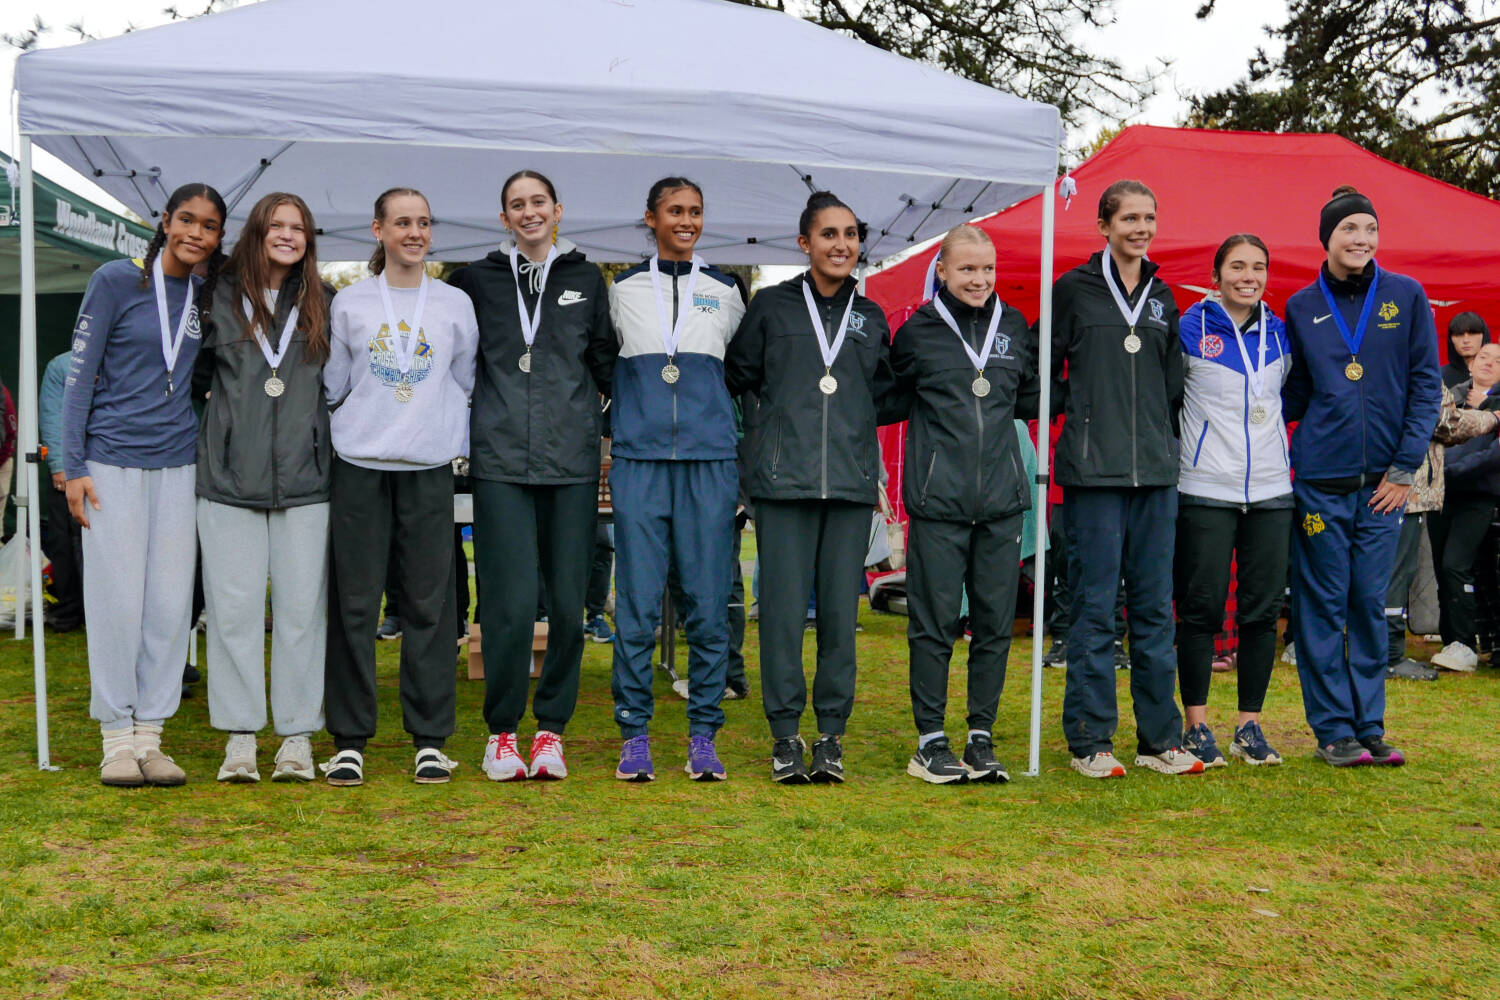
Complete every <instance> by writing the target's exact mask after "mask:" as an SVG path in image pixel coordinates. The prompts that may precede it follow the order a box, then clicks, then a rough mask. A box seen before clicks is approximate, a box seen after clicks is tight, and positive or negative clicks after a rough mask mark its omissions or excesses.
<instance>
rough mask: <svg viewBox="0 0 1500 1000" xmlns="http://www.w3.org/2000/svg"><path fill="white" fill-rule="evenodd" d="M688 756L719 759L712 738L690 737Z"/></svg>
mask: <svg viewBox="0 0 1500 1000" xmlns="http://www.w3.org/2000/svg"><path fill="white" fill-rule="evenodd" d="M688 754H689V756H692V757H717V756H718V753H717V751H716V750H715V749H714V738H713V737H712V736H702V735H699V736H689V737H688Z"/></svg>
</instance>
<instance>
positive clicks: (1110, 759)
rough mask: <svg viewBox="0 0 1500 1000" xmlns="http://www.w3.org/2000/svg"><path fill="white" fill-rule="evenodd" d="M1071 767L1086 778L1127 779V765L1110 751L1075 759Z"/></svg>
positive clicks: (1101, 751)
mask: <svg viewBox="0 0 1500 1000" xmlns="http://www.w3.org/2000/svg"><path fill="white" fill-rule="evenodd" d="M1137 763H1139V761H1137ZM1070 766H1071V767H1072V768H1073V770H1075V771H1077V772H1078V773H1079V774H1081V775H1083V776H1084V777H1085V778H1123V777H1125V765H1124V764H1121V763H1120V762H1119V761H1118V760H1117V759H1115V755H1114V754H1112V753H1110V752H1109V751H1108V750H1100V751H1099V752H1098V753H1091V754H1089V755H1088V756H1087V757H1074V758H1073V760H1072V761H1071V763H1070Z"/></svg>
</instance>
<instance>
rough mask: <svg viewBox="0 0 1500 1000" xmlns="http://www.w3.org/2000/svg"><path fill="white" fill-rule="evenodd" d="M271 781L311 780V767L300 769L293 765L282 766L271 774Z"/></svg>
mask: <svg viewBox="0 0 1500 1000" xmlns="http://www.w3.org/2000/svg"><path fill="white" fill-rule="evenodd" d="M271 780H272V781H311V780H313V769H312V768H310V767H309V768H307V769H306V770H300V769H298V768H295V767H284V768H282V769H281V770H279V771H276V772H275V773H274V774H272V775H271Z"/></svg>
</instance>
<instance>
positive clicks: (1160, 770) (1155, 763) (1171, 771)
mask: <svg viewBox="0 0 1500 1000" xmlns="http://www.w3.org/2000/svg"><path fill="white" fill-rule="evenodd" d="M1219 759H1220V760H1223V758H1222V757H1221V758H1219ZM1135 766H1136V767H1144V768H1146V769H1147V770H1148V771H1155V772H1156V773H1157V774H1166V775H1171V776H1172V777H1174V778H1175V777H1176V776H1177V775H1179V774H1202V773H1203V771H1204V767H1203V761H1201V760H1195V761H1193V763H1192V764H1191V765H1189V766H1188V767H1184V768H1175V767H1170V766H1168V765H1167V764H1164V763H1162V762H1161V761H1160V760H1159V759H1157V758H1156V757H1152V756H1149V755H1147V754H1137V755H1136V758H1135Z"/></svg>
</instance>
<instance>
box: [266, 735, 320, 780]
mask: <svg viewBox="0 0 1500 1000" xmlns="http://www.w3.org/2000/svg"><path fill="white" fill-rule="evenodd" d="M271 780H272V781H311V780H313V755H312V740H310V739H308V738H307V737H306V736H288V737H287V738H286V739H284V740H282V741H281V749H280V750H277V751H276V770H274V771H272V772H271Z"/></svg>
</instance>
